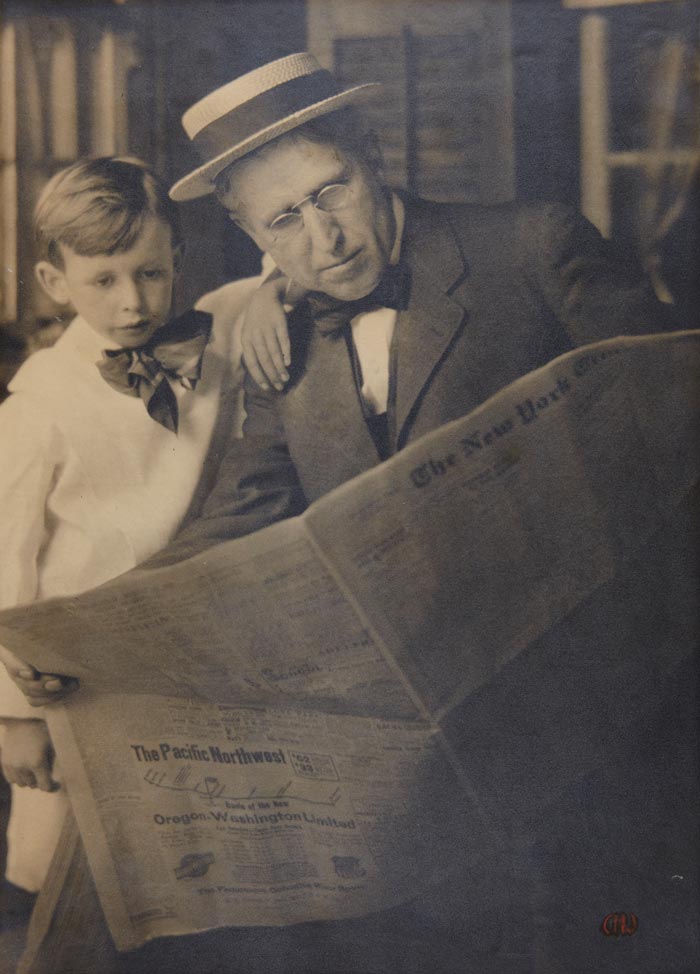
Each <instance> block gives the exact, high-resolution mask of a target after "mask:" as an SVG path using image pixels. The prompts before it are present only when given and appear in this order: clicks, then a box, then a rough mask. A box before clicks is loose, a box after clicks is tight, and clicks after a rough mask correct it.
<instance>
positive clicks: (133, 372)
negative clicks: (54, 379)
mask: <svg viewBox="0 0 700 974" xmlns="http://www.w3.org/2000/svg"><path fill="white" fill-rule="evenodd" d="M211 328H212V317H211V315H209V314H205V313H204V312H203V311H188V312H187V314H184V315H181V316H180V317H179V318H175V320H174V321H171V322H169V323H168V324H167V325H164V326H163V327H162V328H159V329H158V331H157V332H156V333H155V335H153V337H152V338H151V339H150V340H149V341H148V342H146V344H145V345H141V346H140V347H139V348H115V349H105V351H103V352H102V360H101V361H100V362H97V363H96V364H97V368H98V369H99V370H100V374H101V376H102V378H103V379H104V380H105V382H107V383H108V384H109V385H110V386H112V388H113V389H116V390H117V392H122V393H124V395H126V396H140V397H141V399H142V400H143V402H144V404H145V406H146V409H147V410H148V415H149V416H151V417H152V418H153V419H155V420H156V422H158V423H160V424H161V426H165V428H166V429H169V430H171V431H172V432H173V433H177V423H178V408H177V398H176V396H175V393H174V392H173V390H172V388H171V387H170V383H169V382H168V378H172V379H177V380H178V381H179V383H180V385H182V386H184V387H185V389H194V387H195V386H196V385H197V382H198V381H199V378H200V375H201V371H202V355H203V353H204V349H205V348H206V346H207V342H208V341H209V337H210V335H211Z"/></svg>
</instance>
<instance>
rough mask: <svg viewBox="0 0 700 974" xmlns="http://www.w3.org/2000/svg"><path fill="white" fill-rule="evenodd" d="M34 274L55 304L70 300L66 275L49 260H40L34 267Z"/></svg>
mask: <svg viewBox="0 0 700 974" xmlns="http://www.w3.org/2000/svg"><path fill="white" fill-rule="evenodd" d="M34 274H35V276H36V279H37V281H38V282H39V284H41V286H42V288H43V289H44V290H45V291H46V293H47V294H48V296H49V297H50V298H51V299H52V300H54V301H55V302H56V304H68V303H69V302H70V294H69V293H68V284H67V282H66V275H65V274H64V273H63V271H62V270H60V268H58V267H56V266H55V265H54V264H52V263H51V261H50V260H40V261H39V263H38V264H37V265H36V267H35V268H34Z"/></svg>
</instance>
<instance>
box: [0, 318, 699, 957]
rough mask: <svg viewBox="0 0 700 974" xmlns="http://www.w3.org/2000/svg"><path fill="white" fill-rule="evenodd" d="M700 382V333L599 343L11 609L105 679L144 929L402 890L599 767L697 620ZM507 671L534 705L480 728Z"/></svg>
mask: <svg viewBox="0 0 700 974" xmlns="http://www.w3.org/2000/svg"><path fill="white" fill-rule="evenodd" d="M699 390H700V332H697V331H693V332H677V333H674V334H672V335H656V336H646V337H639V338H636V337H624V338H618V339H612V340H608V341H604V342H600V343H597V344H595V345H589V346H586V347H584V348H580V349H577V350H575V351H573V352H571V353H569V354H567V355H564V356H562V357H560V358H558V359H556V360H554V361H553V362H551V363H549V364H548V365H546V366H545V367H543V368H541V369H539V370H537V371H536V372H533V373H531V374H529V375H527V376H525V377H523V378H521V379H519V380H518V381H516V382H515V383H513V384H512V385H511V386H509V387H507V388H506V389H504V390H502V391H501V392H499V393H498V394H497V395H496V396H494V397H493V398H491V399H490V400H488V401H487V402H486V403H484V404H483V405H482V406H481V407H479V409H477V410H475V411H474V412H473V413H471V414H469V415H468V416H466V417H464V418H462V419H460V420H457V421H455V422H452V423H450V424H448V425H446V426H444V427H442V428H440V429H439V430H436V431H435V432H433V433H431V434H429V435H428V436H425V437H423V438H422V439H421V440H419V441H418V442H416V443H414V444H412V445H411V446H409V447H407V448H406V449H404V450H403V451H401V452H400V453H399V454H398V455H397V456H395V457H394V458H392V459H391V460H390V461H388V462H386V463H384V464H381V465H380V466H379V467H377V468H375V469H373V470H371V471H369V472H367V473H366V474H363V475H362V476H360V477H358V478H356V479H354V480H352V481H350V482H349V483H347V484H345V485H343V486H342V487H340V488H338V489H337V490H335V491H333V492H332V493H331V494H329V495H327V496H326V497H324V498H322V499H321V500H320V501H318V502H316V503H315V504H314V505H312V506H311V507H310V508H309V509H308V510H307V511H306V512H305V514H304V515H302V516H301V517H298V518H294V519H290V520H288V521H286V522H282V523H280V524H276V525H273V526H271V527H269V528H266V529H265V530H263V531H260V532H258V533H256V534H255V535H251V536H249V537H247V538H243V539H240V540H237V541H231V542H225V543H223V544H221V545H218V546H216V547H215V548H212V549H210V550H209V551H207V552H204V553H202V554H200V555H197V556H195V557H193V558H191V559H189V560H188V561H186V562H182V563H180V564H178V565H174V566H171V567H167V568H156V569H138V570H136V571H132V572H130V573H128V574H127V575H125V576H122V577H121V578H119V579H116V580H114V581H113V582H110V583H107V584H106V585H103V586H101V587H100V588H99V589H96V590H94V591H93V592H91V593H88V594H87V595H86V596H82V597H81V598H80V599H78V600H72V599H60V600H51V601H48V602H46V603H42V604H40V605H37V606H32V607H28V608H25V609H13V610H9V611H6V612H4V613H1V614H0V642H2V644H3V645H5V646H7V647H8V648H9V649H11V650H12V651H13V652H15V653H17V654H18V655H19V656H21V657H22V658H25V659H28V660H29V661H30V662H32V663H33V664H34V665H35V666H37V667H38V668H39V669H41V670H44V671H48V672H59V673H66V674H70V675H73V676H76V677H78V678H79V679H80V681H81V685H82V690H81V691H80V692H79V693H78V694H77V696H76V697H75V699H73V700H72V701H71V702H70V703H69V704H68V705H66V706H64V707H58V708H52V711H51V715H50V722H51V728H52V732H53V736H54V739H55V740H56V742H57V748H58V752H59V758H60V762H61V765H62V769H63V773H64V777H65V779H66V783H67V787H68V791H69V794H70V797H71V800H72V803H73V806H74V809H75V813H76V816H77V819H78V823H79V825H80V828H81V833H82V835H83V838H84V841H85V845H86V849H87V853H88V857H89V859H90V864H91V867H92V870H93V873H94V876H95V880H96V884H97V887H98V891H99V894H100V898H101V902H102V905H103V908H104V910H105V915H106V918H107V920H108V923H109V924H110V928H111V931H112V934H113V936H114V939H115V943H116V945H117V947H118V948H120V949H129V948H131V947H134V946H137V945H139V944H141V943H143V942H145V941H146V940H148V939H151V938H152V937H156V936H162V935H165V934H182V933H190V932H196V931H198V930H203V929H207V928H210V927H214V926H220V925H250V924H265V925H275V924H288V923H295V922H300V921H305V920H317V919H330V918H334V919H337V918H342V917H348V916H356V915H363V914H366V913H369V912H372V911H374V910H378V909H383V908H386V907H389V906H391V905H393V904H396V903H400V902H402V901H403V900H406V899H408V898H409V897H412V896H415V895H416V894H417V893H419V892H420V891H421V890H422V889H423V888H427V887H429V886H430V885H432V884H434V883H436V882H438V881H440V879H441V878H444V877H445V876H446V875H448V873H449V870H450V868H463V866H464V863H462V862H456V859H459V856H455V848H457V847H459V848H466V849H468V854H469V855H478V849H479V848H485V847H487V846H488V844H489V843H491V842H497V841H498V837H497V835H496V832H497V827H498V821H497V820H498V813H497V812H494V810H495V809H498V808H499V806H500V807H502V806H503V801H502V800H501V799H502V790H503V789H507V804H508V806H509V808H511V809H512V810H513V812H514V813H521V812H522V813H523V814H536V813H537V808H538V803H541V802H544V801H545V800H546V793H547V790H548V789H554V790H556V788H557V787H558V783H559V782H560V781H561V780H563V779H564V778H566V776H567V775H570V774H574V773H576V772H577V771H581V770H583V769H584V768H585V765H586V762H589V763H590V762H595V761H596V760H598V758H599V747H604V746H605V745H604V738H605V734H606V733H608V732H609V731H610V729H611V728H614V727H615V726H616V723H617V724H619V722H620V721H624V720H625V719H626V715H628V714H630V713H633V712H636V711H635V708H639V707H640V706H643V703H644V699H645V694H647V695H649V694H653V692H654V691H655V688H656V687H657V685H658V683H659V681H662V680H663V679H664V677H665V674H667V673H668V672H669V671H670V670H671V669H672V668H673V667H674V666H677V665H679V663H680V662H681V661H682V660H683V659H684V658H685V657H686V656H687V655H688V654H689V653H690V652H691V651H692V648H693V645H694V643H695V641H696V640H697V600H696V593H695V589H694V583H693V578H694V571H695V563H694V556H695V549H696V544H695V541H696V536H694V534H693V527H692V526H693V524H694V522H693V521H692V517H693V508H692V506H691V505H689V503H688V499H689V498H690V497H692V491H693V488H694V487H695V485H696V484H697V481H698V475H699V473H700V448H699V445H698V435H697V430H698V426H699V423H698V420H699V419H700V395H699ZM640 607H649V609H648V610H649V611H650V612H651V611H652V610H653V612H654V613H656V615H655V616H654V618H655V619H656V618H658V619H662V620H664V622H663V625H662V626H659V625H654V626H652V625H649V626H648V627H647V629H648V630H649V634H648V638H646V636H644V635H643V636H642V637H639V635H638V633H637V632H636V631H635V637H634V639H633V638H630V634H631V631H632V628H633V627H634V625H635V624H636V622H638V619H637V617H638V616H639V614H640V612H643V610H642V609H640ZM637 628H638V627H637ZM645 640H646V641H645ZM640 660H641V661H642V664H643V665H640ZM504 674H505V676H504ZM504 679H505V680H506V686H508V687H510V690H509V692H510V693H511V695H512V693H513V687H515V688H517V690H518V691H521V692H522V694H523V700H525V701H527V705H528V716H527V719H526V722H525V723H526V724H527V726H526V727H525V726H523V724H521V723H520V722H519V721H517V720H515V719H511V720H499V721H497V722H494V728H493V734H492V735H490V739H489V741H488V742H485V741H483V740H482V739H481V738H483V734H482V735H480V738H479V739H477V737H476V735H471V736H470V728H471V727H472V726H473V727H475V728H477V727H479V726H483V723H481V724H479V722H478V721H475V720H474V719H473V714H474V713H478V708H479V707H480V706H483V705H484V699H487V700H488V693H489V692H491V690H492V688H493V687H499V686H502V685H503V684H502V682H501V683H499V680H500V681H503V680H504ZM508 680H509V681H510V682H509V683H508V682H507V681H508ZM494 692H495V691H494ZM538 694H540V695H541V696H540V701H539V702H538V701H537V695H538ZM509 706H510V704H509ZM548 708H549V709H548ZM567 708H568V709H567ZM591 708H595V712H594V711H593V710H592V709H591ZM516 709H517V708H516ZM562 712H565V713H567V720H569V726H568V727H567V730H568V734H567V749H568V753H567V754H562V750H563V749H562V746H561V743H560V738H561V734H560V729H561V728H560V720H561V713H562ZM577 720H578V721H579V724H580V731H579V737H578V739H577V738H576V731H575V727H576V721H577ZM516 724H517V726H516ZM577 748H578V750H577ZM542 768H544V769H545V772H544V773H543V771H542V770H541V769H542ZM494 769H496V770H494ZM497 771H498V772H499V773H497ZM457 836H459V839H460V841H459V842H458V841H456V837H457ZM465 836H468V837H469V841H466V842H464V841H462V840H463V839H464V837H465Z"/></svg>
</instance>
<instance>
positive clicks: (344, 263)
mask: <svg viewBox="0 0 700 974" xmlns="http://www.w3.org/2000/svg"><path fill="white" fill-rule="evenodd" d="M361 252H362V248H360V249H359V250H354V251H353V252H352V253H351V254H350V255H349V256H347V257H345V258H344V259H343V260H341V261H338V263H336V264H330V265H329V266H328V267H324V268H323V271H322V273H324V274H333V273H335V272H342V271H343V270H344V269H345V268H346V267H349V265H350V264H351V263H352V262H353V261H354V260H355V258H356V257H357V256H358V255H359V254H360V253H361Z"/></svg>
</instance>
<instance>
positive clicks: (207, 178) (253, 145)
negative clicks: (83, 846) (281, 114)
mask: <svg viewBox="0 0 700 974" xmlns="http://www.w3.org/2000/svg"><path fill="white" fill-rule="evenodd" d="M381 87H382V86H381V84H378V83H376V82H375V83H372V84H366V85H356V86H355V87H353V88H348V89H347V90H346V91H341V92H340V93H339V94H337V95H331V97H330V98H324V99H323V101H319V102H315V103H314V104H313V105H309V106H308V108H303V109H301V111H298V112H294V113H293V114H292V115H288V116H287V117H286V118H283V119H281V120H280V121H279V122H275V123H274V125H268V126H267V128H264V129H262V130H261V131H260V132H256V133H255V135H252V136H251V137H250V138H248V139H245V140H244V141H243V142H239V143H238V144H237V145H234V146H231V148H230V149H227V150H226V152H222V153H221V154H220V155H218V156H216V158H214V159H211V160H210V161H209V162H206V163H204V165H202V166H199V167H198V168H197V169H195V170H194V171H193V172H191V173H189V174H188V175H187V176H183V177H182V179H179V180H178V181H177V182H176V183H175V184H174V186H173V187H172V188H171V189H170V193H169V195H170V198H171V199H173V200H175V201H176V202H178V203H182V202H184V201H185V200H194V199H197V198H198V197H200V196H206V195H207V194H208V193H213V192H214V180H215V179H216V177H217V176H218V175H219V173H220V172H222V171H223V170H224V169H226V167H227V166H230V165H231V163H232V162H236V160H237V159H242V158H243V156H245V155H247V154H248V153H249V152H252V151H253V150H254V149H258V148H260V146H261V145H265V143H266V142H271V141H272V140H273V139H276V138H277V136H278V135H284V134H285V133H286V132H291V130H292V129H295V128H297V127H298V126H299V125H303V124H304V122H309V121H311V119H312V118H318V117H319V116H321V115H327V114H328V113H329V112H334V111H336V110H337V109H339V108H344V107H345V105H350V104H353V103H356V102H361V101H366V100H367V99H368V98H370V97H371V96H372V95H374V94H375V93H376V91H377V89H378V88H381Z"/></svg>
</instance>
